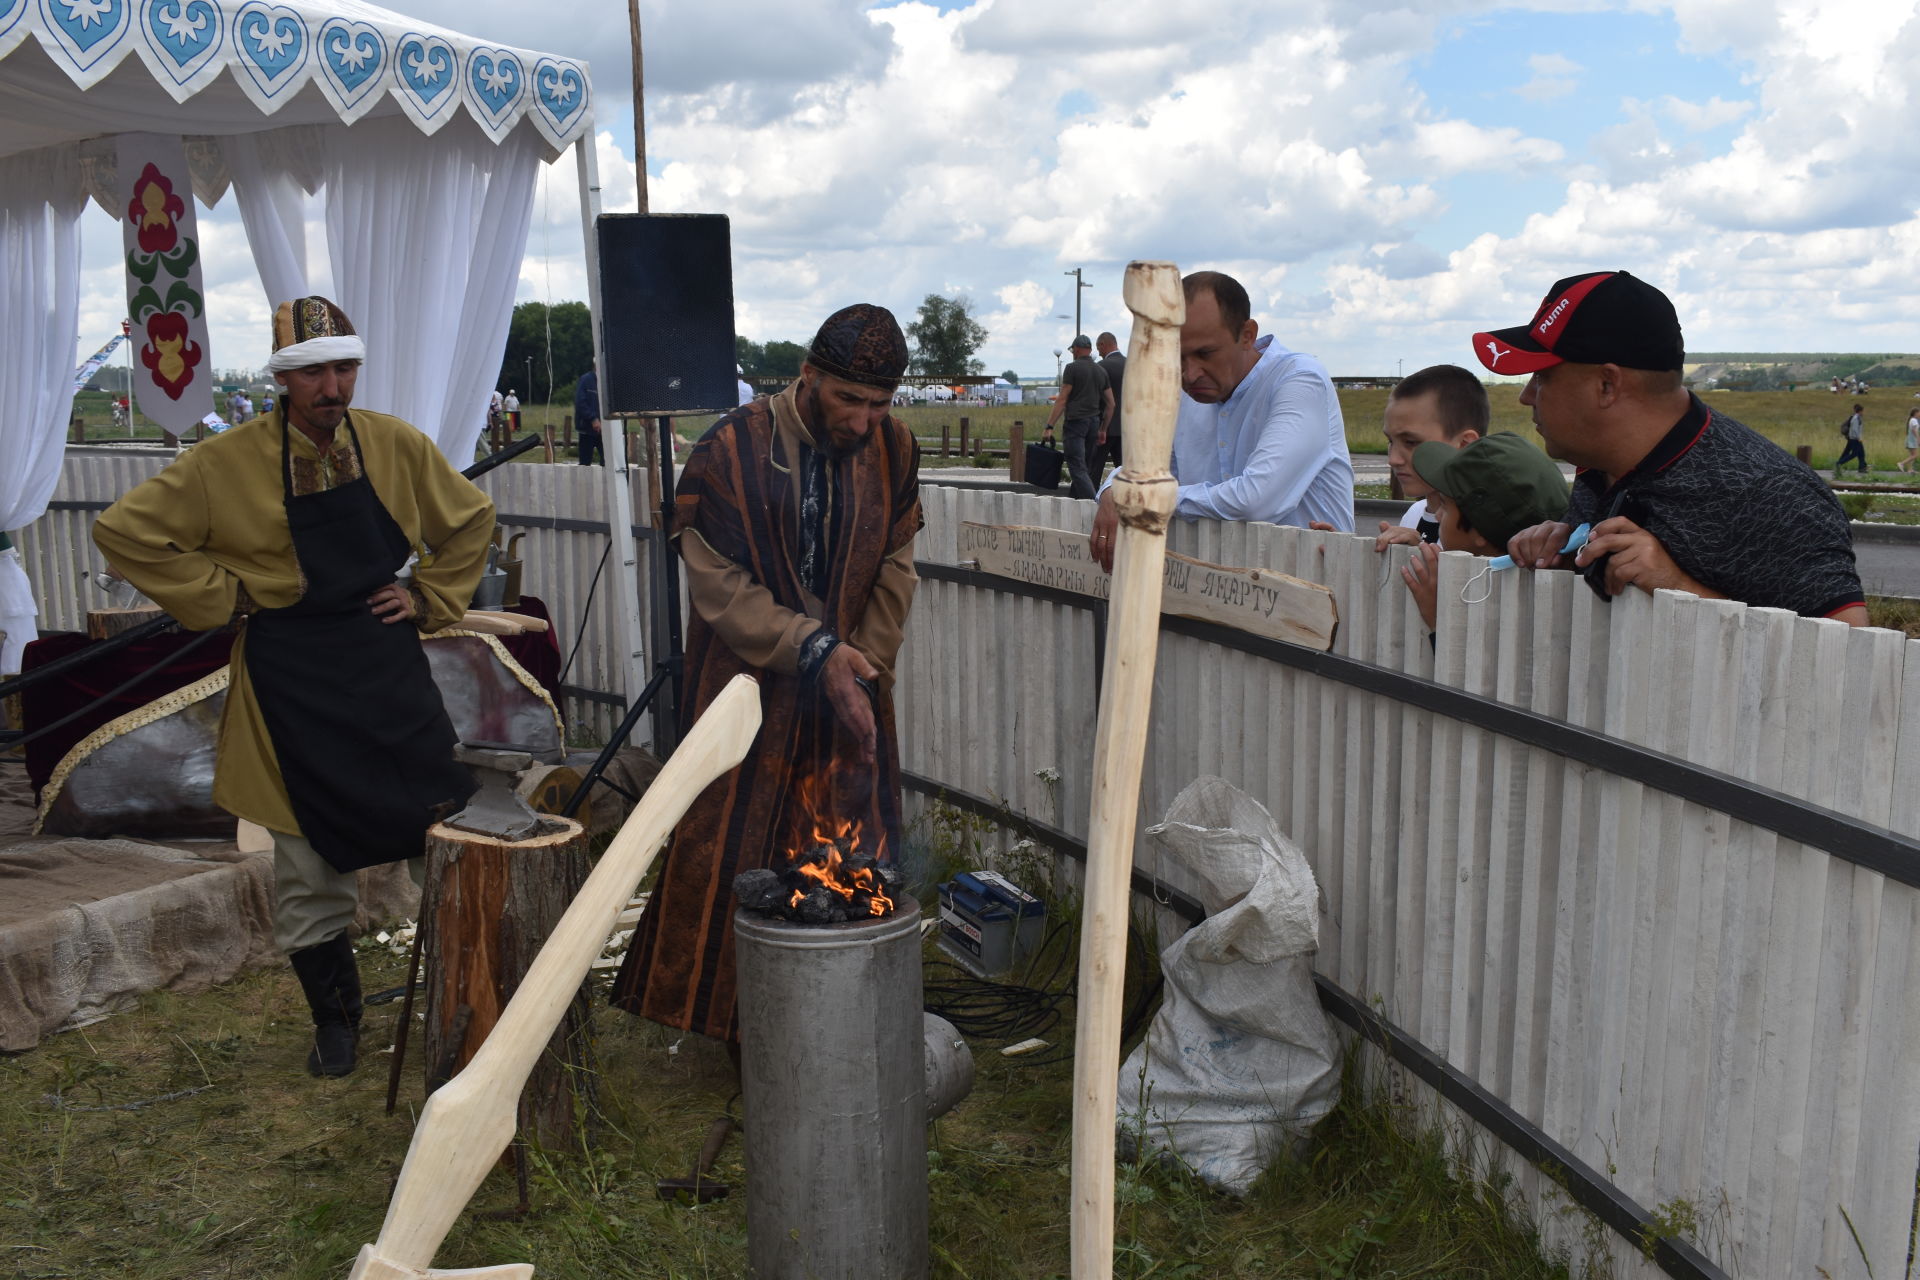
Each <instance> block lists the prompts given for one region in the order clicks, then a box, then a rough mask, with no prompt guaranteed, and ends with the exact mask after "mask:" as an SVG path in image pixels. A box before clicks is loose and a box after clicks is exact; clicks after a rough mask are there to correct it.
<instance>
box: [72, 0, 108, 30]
mask: <svg viewBox="0 0 1920 1280" xmlns="http://www.w3.org/2000/svg"><path fill="white" fill-rule="evenodd" d="M61 2H62V3H63V4H65V5H66V6H67V17H68V18H78V19H79V20H80V29H81V30H82V31H85V30H86V29H87V28H88V27H90V26H92V25H93V24H94V23H96V22H97V23H99V24H100V25H101V26H103V27H104V26H106V25H107V15H108V14H109V13H111V12H112V11H113V4H112V2H111V0H61Z"/></svg>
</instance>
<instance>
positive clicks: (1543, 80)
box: [1514, 53, 1584, 102]
mask: <svg viewBox="0 0 1920 1280" xmlns="http://www.w3.org/2000/svg"><path fill="white" fill-rule="evenodd" d="M1527 66H1528V67H1529V68H1530V69H1531V70H1532V71H1533V79H1531V80H1529V81H1527V82H1526V83H1525V84H1523V85H1521V86H1520V87H1519V88H1517V89H1515V90H1514V92H1515V93H1516V94H1518V95H1520V96H1521V97H1522V98H1525V99H1526V100H1527V101H1529V102H1551V101H1552V100H1553V99H1555V98H1564V97H1566V96H1567V95H1568V94H1570V93H1572V92H1573V91H1574V90H1575V89H1577V88H1579V87H1580V72H1581V71H1582V70H1583V69H1584V68H1582V67H1581V65H1580V64H1579V63H1577V62H1575V61H1573V60H1572V59H1571V58H1568V57H1566V56H1565V55H1563V54H1558V53H1536V54H1534V55H1533V56H1532V57H1530V58H1528V59H1527Z"/></svg>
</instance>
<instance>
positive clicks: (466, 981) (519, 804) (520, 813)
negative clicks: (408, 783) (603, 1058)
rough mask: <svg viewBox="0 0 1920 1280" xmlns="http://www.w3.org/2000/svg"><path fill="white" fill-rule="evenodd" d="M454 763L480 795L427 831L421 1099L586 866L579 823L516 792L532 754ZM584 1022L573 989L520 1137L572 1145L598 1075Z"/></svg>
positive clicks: (530, 1092) (484, 1031) (446, 1073)
mask: <svg viewBox="0 0 1920 1280" xmlns="http://www.w3.org/2000/svg"><path fill="white" fill-rule="evenodd" d="M455 756H456V758H457V759H459V760H460V761H461V762H463V763H465V764H466V765H468V766H469V767H470V768H472V769H473V770H474V775H475V778H476V780H478V781H479V783H480V789H479V790H478V791H477V792H475V794H474V796H473V799H472V800H471V801H469V803H468V805H467V807H466V808H465V809H464V810H462V811H461V812H460V813H457V814H455V815H453V816H452V817H450V818H448V819H447V820H446V821H444V822H440V823H436V824H435V825H434V826H433V827H431V828H429V829H428V831H427V871H426V884H425V886H424V887H423V889H422V891H421V901H420V928H421V937H422V939H423V942H422V957H423V959H424V961H425V966H424V967H425V971H426V980H425V997H426V1000H425V1035H424V1037H423V1038H424V1041H425V1044H424V1049H425V1052H424V1053H423V1054H422V1055H421V1057H422V1060H423V1062H424V1065H425V1073H426V1092H427V1093H428V1094H431V1093H432V1092H433V1091H434V1090H435V1089H437V1088H439V1087H440V1085H442V1084H444V1083H446V1081H448V1080H449V1079H451V1078H452V1077H453V1076H454V1075H455V1074H457V1073H458V1072H459V1070H460V1069H461V1068H462V1067H464V1066H466V1064H467V1063H468V1062H470V1061H472V1059H473V1056H474V1054H475V1053H477V1052H479V1049H480V1046H481V1045H482V1044H484V1043H485V1042H486V1038H487V1035H488V1034H489V1033H490V1032H491V1031H492V1030H493V1026H494V1024H495V1023H496V1022H497V1021H499V1018H500V1014H501V1011H502V1010H504V1009H505V1008H506V1005H507V1001H508V1000H509V999H511V998H512V996H513V993H514V991H515V990H517V989H518V988H519V985H520V981H521V979H522V978H524V977H525V976H526V973H527V970H528V968H529V967H530V966H531V965H532V964H533V960H534V957H535V956H536V955H538V954H539V951H540V947H541V945H542V944H544V943H545V942H546V940H547V937H548V935H549V934H551V933H552V931H553V928H554V926H555V925H556V924H558V923H559V921H560V917H561V915H562V914H564V913H565V911H566V909H567V904H568V903H570V902H572V901H573V897H574V894H576V893H577V892H579V889H580V886H581V885H583V884H584V883H586V878H587V872H588V870H589V867H588V864H587V851H586V841H587V835H586V830H585V828H583V827H582V826H581V825H580V824H579V823H578V822H575V821H573V820H571V819H568V818H561V817H558V816H554V815H550V814H541V813H535V812H534V811H533V810H532V809H530V808H529V807H528V806H527V804H526V802H525V800H524V799H522V798H521V796H520V795H519V794H517V787H518V785H519V780H520V779H521V778H522V776H523V775H525V774H526V773H527V772H528V771H529V770H530V769H532V768H533V767H534V765H535V760H534V756H533V754H532V753H530V752H527V751H524V750H521V749H518V748H515V747H513V746H511V745H510V744H501V743H471V742H469V743H462V744H460V746H459V747H457V748H455ZM589 1015H590V1009H589V1006H588V1003H587V999H586V995H585V989H584V986H583V987H582V989H581V991H580V992H577V993H576V994H575V996H574V998H573V1000H572V1001H571V1002H570V1004H569V1006H568V1008H567V1011H566V1014H565V1015H564V1016H563V1017H562V1018H561V1019H560V1024H559V1026H558V1027H557V1028H556V1029H555V1031H554V1034H553V1037H552V1039H551V1040H550V1041H549V1042H548V1045H547V1048H546V1051H545V1052H544V1053H542V1055H541V1057H540V1061H539V1063H538V1064H537V1065H536V1066H535V1067H534V1069H533V1072H532V1074H531V1075H530V1076H529V1077H528V1079H527V1085H526V1088H525V1090H524V1091H523V1092H522V1094H521V1098H520V1105H519V1108H518V1120H519V1128H520V1131H521V1133H522V1134H524V1135H526V1136H528V1137H533V1138H537V1140H538V1141H539V1142H540V1144H541V1145H542V1146H543V1147H546V1148H548V1149H550V1150H558V1149H563V1148H567V1147H578V1146H579V1145H581V1144H582V1143H583V1142H584V1135H583V1134H580V1133H578V1132H577V1131H576V1127H575V1123H574V1117H575V1116H576V1115H577V1114H588V1115H590V1114H593V1111H594V1109H593V1108H592V1107H591V1106H588V1107H586V1108H585V1109H584V1110H576V1106H577V1104H578V1103H580V1102H589V1103H590V1102H591V1101H592V1098H591V1096H590V1095H591V1092H592V1090H593V1088H594V1084H593V1082H594V1080H595V1078H596V1076H595V1073H594V1072H593V1070H592V1069H591V1068H592V1060H591V1052H590V1044H589V1041H588V1033H587V1028H588V1022H589ZM583 1095H585V1096H583Z"/></svg>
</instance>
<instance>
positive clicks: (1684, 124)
mask: <svg viewBox="0 0 1920 1280" xmlns="http://www.w3.org/2000/svg"><path fill="white" fill-rule="evenodd" d="M1660 110H1661V112H1662V113H1663V114H1664V115H1666V116H1667V118H1668V119H1670V120H1672V121H1673V122H1674V123H1675V124H1677V125H1679V126H1680V127H1681V128H1682V129H1685V130H1686V131H1687V132H1688V133H1705V132H1706V131H1707V130H1709V129H1718V128H1720V127H1721V126H1722V125H1729V124H1732V123H1733V122H1734V121H1735V120H1738V119H1740V118H1741V117H1742V116H1745V115H1748V114H1750V113H1751V112H1752V111H1753V104H1752V103H1751V102H1728V101H1727V100H1726V99H1724V98H1721V97H1719V96H1717V95H1716V96H1715V97H1712V98H1710V99H1708V100H1707V101H1705V102H1688V101H1687V100H1686V99H1684V98H1676V97H1673V96H1672V95H1668V96H1667V97H1664V98H1662V99H1660Z"/></svg>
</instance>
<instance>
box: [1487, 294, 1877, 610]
mask: <svg viewBox="0 0 1920 1280" xmlns="http://www.w3.org/2000/svg"><path fill="white" fill-rule="evenodd" d="M1473 346H1474V353H1475V354H1476V355H1478V356H1479V357H1480V363H1481V364H1483V365H1485V366H1486V367H1487V368H1489V369H1491V370H1492V371H1493V372H1495V373H1508V374H1517V373H1524V374H1530V375H1532V376H1531V378H1530V380H1529V381H1528V383H1527V385H1526V389H1525V390H1524V391H1522V392H1521V393H1520V403H1521V404H1524V405H1527V406H1529V407H1530V408H1531V409H1532V410H1533V425H1534V427H1535V429H1536V430H1538V431H1539V432H1540V436H1541V438H1542V440H1544V441H1545V443H1546V449H1547V452H1548V453H1549V454H1551V455H1552V456H1554V457H1556V458H1563V459H1565V460H1566V461H1568V462H1571V463H1574V464H1575V465H1576V466H1578V467H1580V468H1581V471H1580V473H1579V474H1578V475H1577V476H1575V477H1574V482H1573V494H1572V497H1571V500H1570V502H1569V504H1568V507H1567V514H1566V517H1565V519H1563V520H1559V521H1555V522H1553V523H1550V524H1541V525H1535V526H1534V527H1533V528H1531V529H1527V530H1523V531H1522V532H1521V533H1519V534H1516V535H1515V536H1514V538H1513V540H1512V541H1511V542H1510V543H1509V544H1508V550H1509V552H1510V553H1511V554H1512V556H1513V559H1514V562H1515V563H1516V564H1519V565H1521V566H1523V567H1526V568H1532V569H1560V568H1569V567H1571V568H1574V569H1577V570H1579V571H1580V573H1581V574H1582V575H1583V576H1585V577H1586V579H1587V581H1588V583H1589V584H1591V585H1592V586H1593V587H1594V589H1595V590H1596V591H1599V592H1600V593H1601V594H1602V595H1603V596H1613V595H1617V594H1619V593H1620V592H1621V591H1624V590H1626V589H1627V588H1628V587H1629V586H1634V587H1639V588H1640V589H1641V590H1643V591H1646V592H1649V593H1651V592H1653V591H1655V590H1657V589H1659V588H1661V587H1669V588H1672V589H1674V590H1678V591H1691V592H1693V593H1694V594H1695V595H1698V596H1708V597H1714V598H1721V599H1732V600H1739V601H1742V602H1744V603H1746V604H1750V605H1763V606H1769V607H1772V608H1779V609H1791V610H1793V611H1794V612H1796V613H1801V614H1806V615H1809V616H1812V617H1822V618H1837V619H1839V620H1840V621H1842V622H1847V623H1851V624H1852V625H1854V626H1866V625H1867V608H1866V603H1865V596H1864V595H1863V594H1862V593H1861V590H1860V574H1859V571H1858V570H1857V569H1856V568H1855V566H1854V560H1853V535H1852V532H1851V530H1850V528H1849V527H1848V524H1847V517H1846V513H1845V512H1843V511H1842V510H1841V509H1840V503H1839V501H1838V500H1837V499H1835V497H1834V496H1833V491H1832V490H1831V489H1829V488H1828V487H1827V484H1826V482H1825V481H1823V480H1821V479H1820V478H1819V477H1818V476H1816V475H1815V474H1814V473H1813V470H1812V469H1811V468H1810V467H1808V466H1806V465H1805V464H1803V463H1801V462H1798V461H1796V460H1795V459H1793V458H1791V457H1789V456H1788V455H1787V453H1786V451H1785V450H1783V449H1781V448H1780V447H1779V446H1778V445H1776V444H1774V443H1773V442H1772V441H1770V440H1768V439H1767V438H1766V437H1765V436H1763V435H1761V434H1760V433H1759V432H1757V431H1755V430H1753V429H1752V428H1751V427H1748V426H1745V425H1744V424H1742V423H1739V422H1736V421H1734V420H1733V419H1732V418H1729V417H1727V416H1726V415H1725V414H1723V413H1720V412H1718V411H1716V410H1714V409H1711V408H1709V407H1708V406H1707V405H1706V404H1704V403H1703V402H1702V401H1701V400H1700V399H1699V398H1698V397H1696V396H1695V395H1693V393H1692V392H1690V391H1688V390H1687V388H1686V386H1685V385H1684V384H1683V383H1682V381H1681V377H1680V371H1681V366H1682V364H1683V363H1684V361H1685V349H1684V346H1683V343H1682V340H1681V336H1680V320H1679V317H1678V316H1676V315H1675V314H1674V310H1673V304H1672V303H1671V302H1669V301H1668V300H1667V296H1666V295H1665V294H1663V293H1661V292H1660V291H1659V290H1658V289H1656V288H1654V287H1653V286H1652V285H1650V284H1647V283H1646V282H1645V281H1643V280H1638V279H1635V278H1634V277H1633V276H1630V275H1628V274H1627V273H1626V272H1624V271H1596V272H1590V273H1588V274H1586V275H1578V276H1570V277H1568V278H1567V279H1565V280H1561V281H1559V282H1558V283H1556V284H1555V285H1554V286H1553V288H1552V289H1551V290H1549V291H1548V293H1547V296H1546V299H1545V300H1544V301H1542V302H1541V304H1540V308H1539V310H1537V311H1536V312H1534V316H1533V319H1532V321H1530V322H1529V323H1527V324H1525V325H1520V326H1517V327H1515V328H1512V329H1496V330H1494V331H1492V332H1490V333H1476V334H1475V335H1474V336H1473ZM1589 523H1590V524H1592V526H1593V530H1592V536H1591V537H1590V538H1589V540H1588V542H1587V545H1586V546H1584V547H1582V548H1581V549H1580V551H1579V552H1578V553H1577V554H1576V555H1573V556H1566V555H1562V554H1560V548H1561V547H1563V546H1565V545H1566V541H1567V537H1568V535H1569V534H1570V533H1571V532H1572V530H1573V529H1574V527H1575V526H1577V525H1581V524H1589Z"/></svg>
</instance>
